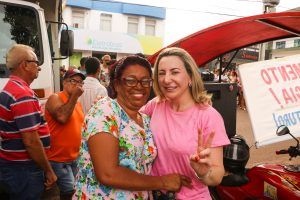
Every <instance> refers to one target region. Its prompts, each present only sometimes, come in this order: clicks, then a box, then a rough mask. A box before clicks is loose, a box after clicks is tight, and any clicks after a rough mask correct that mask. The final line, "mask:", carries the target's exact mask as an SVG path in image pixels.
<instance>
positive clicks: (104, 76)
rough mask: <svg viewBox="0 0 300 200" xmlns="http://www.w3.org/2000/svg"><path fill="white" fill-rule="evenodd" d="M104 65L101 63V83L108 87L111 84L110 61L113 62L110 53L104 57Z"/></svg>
mask: <svg viewBox="0 0 300 200" xmlns="http://www.w3.org/2000/svg"><path fill="white" fill-rule="evenodd" d="M101 61H102V65H101V73H100V83H101V84H102V85H103V86H104V87H106V88H107V87H108V85H109V79H110V78H109V71H110V70H109V67H110V62H111V57H110V55H108V54H105V55H104V56H103V57H102V58H101Z"/></svg>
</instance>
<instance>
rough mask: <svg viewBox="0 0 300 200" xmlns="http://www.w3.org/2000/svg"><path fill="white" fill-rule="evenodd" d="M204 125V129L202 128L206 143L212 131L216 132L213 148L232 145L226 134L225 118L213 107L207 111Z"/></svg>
mask: <svg viewBox="0 0 300 200" xmlns="http://www.w3.org/2000/svg"><path fill="white" fill-rule="evenodd" d="M204 124H205V125H204V127H203V126H202V127H203V136H204V140H205V141H206V140H207V137H208V135H209V134H210V133H211V132H212V131H214V132H215V136H214V138H213V141H212V144H211V147H219V146H225V145H227V144H230V141H229V139H228V136H227V134H226V129H225V125H224V121H223V118H222V116H221V114H220V113H219V112H218V111H217V110H215V109H214V108H213V107H211V106H210V107H209V108H208V109H207V110H206V113H205V117H204Z"/></svg>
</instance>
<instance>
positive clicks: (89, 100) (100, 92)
mask: <svg viewBox="0 0 300 200" xmlns="http://www.w3.org/2000/svg"><path fill="white" fill-rule="evenodd" d="M85 69H86V74H87V77H86V79H85V80H84V84H83V90H84V92H83V94H82V95H81V97H80V98H79V101H80V103H81V105H82V108H83V113H84V114H87V112H88V111H89V109H90V108H91V107H92V104H93V103H94V101H95V99H97V97H105V96H107V90H106V88H105V87H104V86H103V85H101V83H100V82H99V80H98V77H99V74H100V71H101V69H100V61H99V59H98V58H96V57H90V58H88V59H87V60H86V61H85Z"/></svg>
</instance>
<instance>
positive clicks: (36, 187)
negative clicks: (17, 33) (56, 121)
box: [0, 44, 57, 199]
mask: <svg viewBox="0 0 300 200" xmlns="http://www.w3.org/2000/svg"><path fill="white" fill-rule="evenodd" d="M6 66H7V68H8V69H9V70H10V72H11V75H10V77H9V81H8V82H7V84H6V85H5V86H4V88H3V90H2V91H1V93H0V119H1V120H0V137H1V138H2V140H1V149H0V187H2V188H4V189H5V191H6V192H7V193H8V194H9V197H10V199H40V197H41V195H42V193H43V191H44V189H49V188H51V187H52V186H53V184H54V183H55V182H56V180H57V177H56V175H55V173H54V172H53V170H52V167H51V165H50V163H49V161H48V160H47V157H46V153H45V150H46V149H49V147H50V134H49V129H48V125H47V123H46V121H45V120H44V116H43V113H42V110H41V106H40V103H39V100H38V98H37V97H36V96H35V94H34V92H33V90H32V89H30V87H29V86H30V84H31V83H32V82H33V80H34V79H36V78H37V77H38V75H39V71H41V68H40V66H39V61H38V59H37V56H36V54H35V53H34V50H33V49H32V48H31V47H29V46H26V45H21V44H16V45H14V46H13V47H12V48H11V49H10V50H9V51H8V53H7V55H6Z"/></svg>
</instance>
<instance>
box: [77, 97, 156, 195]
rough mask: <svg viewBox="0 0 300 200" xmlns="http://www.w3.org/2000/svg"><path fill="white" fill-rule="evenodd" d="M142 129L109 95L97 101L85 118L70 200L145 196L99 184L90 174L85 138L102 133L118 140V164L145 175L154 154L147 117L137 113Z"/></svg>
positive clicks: (139, 192) (91, 168) (140, 192)
mask: <svg viewBox="0 0 300 200" xmlns="http://www.w3.org/2000/svg"><path fill="white" fill-rule="evenodd" d="M141 116H142V118H143V124H144V128H142V127H140V126H139V125H138V124H137V123H136V122H135V121H133V120H131V119H130V118H129V117H128V115H127V114H126V113H125V111H124V110H123V109H122V108H121V106H120V105H119V104H118V103H117V102H116V101H115V100H112V99H110V98H109V97H105V98H103V99H101V100H100V101H98V102H97V103H96V104H95V105H94V106H93V107H92V108H91V109H90V111H89V113H88V115H87V116H86V118H85V122H84V126H83V131H82V142H81V148H80V156H79V159H78V169H79V171H78V174H77V176H76V181H75V189H76V192H75V194H74V196H73V199H109V200H110V199H118V200H122V199H124V200H125V199H126V200H127V199H130V200H131V199H139V200H142V199H148V191H126V190H121V189H116V188H112V187H107V186H105V185H102V184H101V183H100V182H99V181H98V180H97V178H96V175H95V173H94V169H93V165H92V161H91V157H90V154H89V150H88V144H87V142H88V139H89V138H90V137H91V136H93V135H95V134H101V133H100V132H106V133H109V134H111V135H112V136H114V137H116V138H117V139H118V140H119V149H120V152H119V164H120V166H123V167H126V168H129V169H131V170H133V171H136V172H138V173H141V174H149V173H150V170H151V167H152V162H153V161H154V159H155V157H156V155H157V149H156V146H155V145H154V141H153V136H152V133H151V131H150V127H149V124H150V118H149V117H148V116H146V115H144V114H141Z"/></svg>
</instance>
